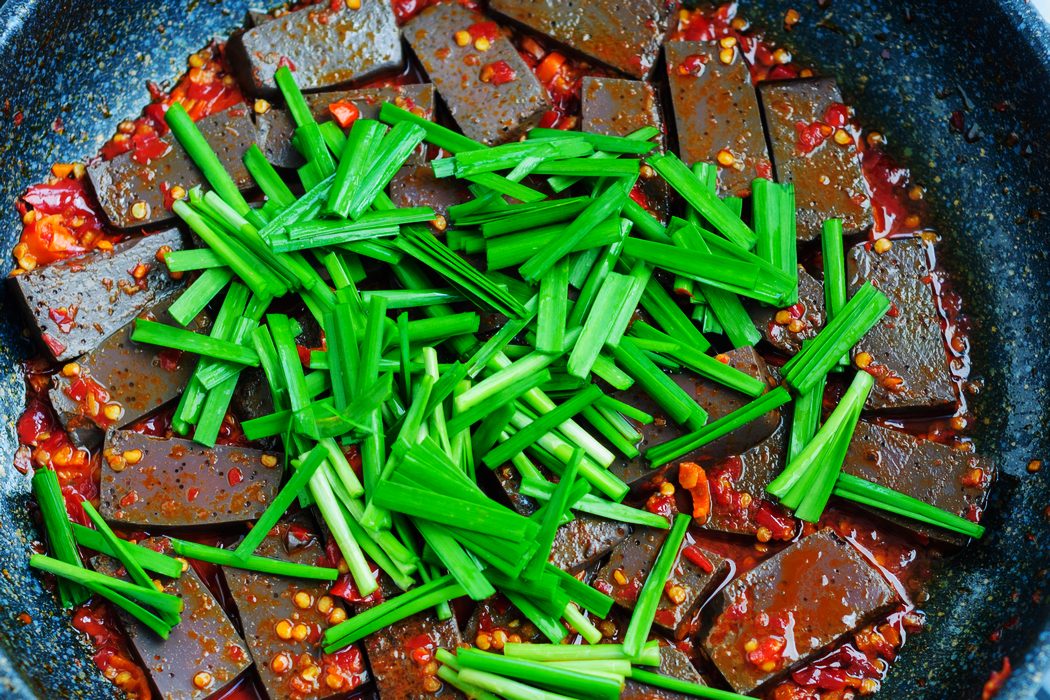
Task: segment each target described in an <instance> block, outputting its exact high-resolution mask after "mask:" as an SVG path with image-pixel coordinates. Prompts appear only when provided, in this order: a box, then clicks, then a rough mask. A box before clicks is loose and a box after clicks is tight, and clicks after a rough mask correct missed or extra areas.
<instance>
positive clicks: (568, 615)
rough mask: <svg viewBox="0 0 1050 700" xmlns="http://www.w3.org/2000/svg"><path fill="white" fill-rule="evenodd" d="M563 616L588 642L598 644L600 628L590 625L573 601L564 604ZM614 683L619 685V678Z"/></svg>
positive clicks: (600, 635) (600, 638) (600, 634)
mask: <svg viewBox="0 0 1050 700" xmlns="http://www.w3.org/2000/svg"><path fill="white" fill-rule="evenodd" d="M563 617H564V618H565V621H566V622H568V623H569V624H570V625H572V627H573V629H575V630H576V632H577V633H579V635H580V636H581V637H583V638H584V640H586V642H587V643H588V644H598V643H600V642H601V641H602V633H601V630H599V629H598V628H597V627H595V626H594V625H592V624H591V621H590V620H588V619H587V616H586V615H584V614H583V613H581V612H580V609H579V608H577V607H576V606H575V605H574V604H573V603H569V604H568V605H566V606H565V612H564V614H563ZM589 675H590V674H588V676H589ZM588 680H590V681H591V682H594V680H596V679H590V678H589V679H588ZM615 685H616V687H617V688H619V687H620V680H619V679H615Z"/></svg>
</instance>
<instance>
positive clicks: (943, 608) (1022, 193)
mask: <svg viewBox="0 0 1050 700" xmlns="http://www.w3.org/2000/svg"><path fill="white" fill-rule="evenodd" d="M742 5H743V7H742V12H743V13H744V14H746V15H748V16H749V17H751V18H752V19H753V20H755V21H756V22H758V23H760V24H772V25H779V18H780V17H782V16H783V13H784V12H785V11H786V10H787V9H788V8H795V9H797V10H799V11H800V12H801V14H802V22H801V23H800V25H798V26H797V27H796V28H795V30H794V31H793V32H791V35H790V36H789V37H786V38H785V39H786V41H787V42H788V43H789V44H790V45H791V46H792V47H793V48H794V49H795V53H796V55H797V56H798V57H799V58H800V60H801V62H802V63H811V64H813V65H817V66H824V67H825V71H824V72H828V73H835V74H837V75H838V76H839V78H840V82H841V84H842V86H843V92H844V94H845V96H846V99H847V101H848V102H850V103H851V104H853V105H854V106H856V107H857V111H858V114H859V116H860V118H861V120H862V121H863V122H864V123H865V124H866V125H869V126H871V127H873V128H877V129H878V130H880V131H882V132H884V133H885V134H887V136H888V138H889V142H890V151H891V153H892V154H893V155H895V156H896V157H897V158H898V159H899V160H900V161H901V162H902V163H903V164H904V165H906V166H908V167H910V168H911V169H912V170H913V173H914V176H915V180H916V181H917V182H918V183H920V184H922V185H924V186H925V187H926V188H927V190H928V192H929V194H928V199H929V200H930V202H931V213H932V218H933V221H934V222H935V225H936V226H937V228H938V230H939V231H940V232H941V233H942V235H943V236H944V239H945V244H944V245H943V247H942V249H943V250H942V259H943V260H944V261H945V262H946V264H947V265H948V267H949V268H950V269H951V270H953V272H954V273H955V280H956V283H955V284H956V287H957V289H958V291H960V292H961V293H962V295H963V297H964V299H965V300H966V306H965V309H966V311H968V312H969V314H970V316H971V318H972V320H973V323H974V330H973V333H972V340H973V345H974V349H973V359H974V365H975V367H976V368H977V369H976V371H975V376H977V377H979V378H981V379H982V380H983V383H984V390H983V391H982V393H981V395H980V396H978V397H976V401H975V403H976V407H977V409H976V410H977V415H978V418H979V423H980V424H979V426H978V430H977V434H976V438H977V445H978V449H979V451H981V452H983V453H986V454H990V455H993V456H995V457H997V458H998V459H999V461H1000V464H1001V465H1002V468H1003V470H1004V477H1003V479H1002V480H1001V482H1000V483H999V485H998V486H997V490H996V492H995V505H994V507H993V508H992V512H991V513H990V515H989V517H988V520H987V524H988V525H989V533H988V535H987V536H986V538H985V539H984V540H983V541H982V542H981V543H980V544H977V545H974V546H973V547H971V548H970V549H968V550H966V551H965V552H964V553H963V554H962V555H960V556H958V557H957V558H956V559H955V561H954V562H952V565H951V566H949V567H948V570H947V571H946V572H945V573H944V574H943V575H942V576H941V578H940V579H939V581H938V582H937V583H936V585H935V586H934V589H933V591H932V594H933V598H932V600H931V601H930V602H929V603H927V604H926V605H925V610H926V611H927V613H928V615H929V623H930V624H929V628H928V629H927V631H925V632H923V633H922V634H921V635H919V636H918V638H917V639H913V640H911V641H910V642H909V643H908V644H907V646H906V647H905V651H904V655H903V658H902V660H901V661H900V662H899V663H898V664H897V665H896V666H895V667H894V669H893V671H892V672H891V674H890V677H889V679H888V680H887V681H886V682H885V684H884V690H883V693H882V695H881V697H889V698H894V699H898V698H900V699H907V698H931V699H933V698H936V699H938V700H940V699H955V698H960V699H962V698H965V699H969V698H976V697H980V688H981V686H982V684H983V683H984V681H985V680H986V679H987V677H988V673H989V671H990V670H992V668H993V667H994V668H998V667H999V666H1000V664H1001V659H1002V657H1003V656H1004V655H1006V656H1009V657H1010V659H1011V660H1012V662H1013V665H1014V667H1015V669H1016V670H1015V673H1014V675H1013V677H1012V678H1011V679H1010V681H1009V682H1008V683H1007V686H1006V689H1005V690H1004V692H1003V693H1002V694H1001V695H1000V696H999V697H1000V698H1004V699H1011V700H1027V699H1028V698H1029V697H1030V695H1031V692H1032V690H1033V689H1034V688H1035V687H1036V685H1037V683H1038V681H1039V679H1040V677H1041V675H1042V670H1043V669H1045V668H1048V667H1050V631H1046V628H1047V619H1048V613H1050V576H1048V574H1047V571H1048V569H1047V567H1048V566H1050V547H1048V545H1050V521H1048V520H1047V518H1046V517H1045V516H1044V514H1043V509H1044V508H1046V507H1047V506H1048V505H1050V467H1048V468H1045V469H1044V470H1042V471H1041V472H1039V473H1037V474H1035V475H1032V474H1029V473H1027V471H1026V470H1025V465H1026V464H1027V463H1028V462H1029V461H1030V460H1032V459H1042V460H1044V461H1045V462H1047V463H1048V464H1050V449H1048V448H1050V417H1048V409H1047V406H1050V395H1048V394H1050V376H1048V370H1047V364H1046V362H1045V360H1044V358H1045V355H1046V353H1047V350H1048V348H1050V342H1048V340H1047V338H1048V333H1050V328H1048V320H1050V311H1048V309H1050V224H1048V222H1050V218H1048V217H1050V196H1048V194H1047V192H1046V187H1048V186H1050V38H1048V33H1047V30H1046V27H1045V25H1043V24H1042V22H1041V20H1040V19H1039V17H1038V15H1037V14H1036V13H1035V11H1034V10H1033V9H1031V8H1030V7H1028V6H1026V5H1025V3H1024V2H1023V0H1009V1H1006V2H1002V3H1001V4H998V5H996V4H994V3H990V2H987V0H975V1H973V2H962V1H961V0H959V1H958V2H936V0H924V1H918V2H911V3H903V2H894V1H891V0H886V1H884V2H873V1H871V0H864V1H862V2H845V0H834V2H832V3H831V5H830V6H829V7H828V8H824V9H822V8H820V7H819V6H818V5H817V3H816V2H813V1H811V0H807V1H805V2H803V1H802V0H752V1H751V2H748V1H747V0H745V2H743V3H742ZM105 7H106V9H100V8H99V3H88V2H83V1H82V0H64V1H63V0H60V1H59V2H57V3H43V2H39V1H37V2H33V1H29V2H23V1H21V0H9V1H8V2H7V3H6V4H5V5H4V6H3V8H2V9H0V57H2V61H0V65H3V66H4V70H3V71H2V72H0V106H2V105H3V104H4V102H5V101H6V100H9V101H10V110H9V111H4V112H0V124H2V125H3V130H4V133H5V135H6V136H7V138H6V139H4V142H3V143H2V144H0V202H2V203H3V204H2V206H0V221H2V222H3V232H4V233H3V241H2V242H0V249H3V250H5V251H6V250H9V249H10V247H11V245H12V244H13V242H14V240H15V238H16V237H17V235H18V231H19V226H18V221H17V218H16V216H15V215H14V209H13V206H12V205H13V202H14V199H15V197H16V196H17V195H18V194H19V193H20V192H21V191H22V190H23V189H24V188H25V187H26V186H28V185H29V184H31V183H33V182H35V181H39V180H41V179H43V178H45V177H46V172H47V168H48V167H49V166H50V164H51V163H52V162H54V161H56V160H63V161H69V160H75V159H83V158H84V157H86V156H89V155H91V154H94V153H95V152H96V151H97V149H98V147H99V146H101V144H102V143H103V141H104V140H105V138H106V137H107V136H108V135H110V134H111V133H112V132H113V130H114V128H115V127H116V124H117V122H118V121H119V120H120V119H121V118H123V117H125V116H128V115H133V114H137V113H138V111H139V109H140V108H141V107H142V105H143V104H145V102H146V100H147V93H146V89H145V82H146V80H154V81H157V82H162V81H164V80H170V79H173V78H174V77H176V76H177V75H178V74H179V73H180V72H181V71H182V69H183V66H184V60H185V56H186V54H188V53H189V52H190V51H193V50H196V49H198V48H200V47H202V46H203V45H204V44H206V43H207V41H208V39H209V38H211V37H212V36H221V35H224V34H226V33H227V32H228V31H229V30H231V29H233V28H234V27H235V26H236V25H237V24H238V23H239V20H240V18H241V17H242V16H243V13H244V11H245V9H246V7H247V4H246V3H244V2H243V1H241V0H238V1H236V2H227V3H221V4H220V3H207V2H204V3H200V4H198V3H197V0H193V1H192V2H190V3H189V4H188V5H187V4H185V3H178V4H173V3H163V2H160V1H159V0H139V2H129V1H127V0H118V1H115V2H109V3H106V5H105ZM906 7H907V8H908V9H909V10H910V14H911V19H910V20H909V19H907V17H906V15H905V8H906ZM767 8H768V10H769V12H770V13H771V15H769V16H771V17H775V18H777V19H776V20H774V21H771V22H762V21H761V17H762V16H763V15H764V12H763V10H765V9H767ZM777 31H779V30H777ZM880 34H884V35H885V38H884V40H882V41H880V40H879V39H877V38H875V37H876V36H877V35H880ZM884 50H885V51H887V52H888V54H887V55H888V56H889V58H888V59H884V58H883V57H882V53H883V51H884ZM951 86H962V87H963V88H964V89H965V91H966V93H967V94H968V95H969V98H970V100H972V102H973V104H974V108H973V110H972V111H970V112H968V113H967V115H966V119H967V122H968V123H974V122H976V123H977V124H979V125H980V127H981V129H982V131H983V132H984V136H983V138H982V139H980V140H979V141H977V142H976V143H967V142H966V141H964V140H963V138H962V137H961V136H960V135H958V134H951V133H949V132H948V129H947V118H948V115H949V114H950V112H951V111H952V110H956V109H961V108H962V107H963V104H962V98H961V97H960V96H959V95H958V94H957V93H956V94H953V95H951V96H949V97H947V98H945V99H938V98H937V97H935V94H936V93H938V92H941V91H942V90H943V89H944V88H946V87H951ZM1000 101H1008V102H1009V103H1010V104H1011V109H1009V110H1008V111H1006V112H1005V113H999V112H996V111H995V110H993V109H992V105H993V104H995V103H996V102H1000ZM17 111H22V112H23V113H24V115H25V119H24V121H23V123H22V124H21V126H19V127H17V128H15V127H14V125H13V117H14V114H15V112H17ZM60 115H61V117H62V120H63V121H64V123H65V133H64V134H58V133H55V132H54V131H53V130H52V124H53V123H54V120H55V117H57V116H60ZM1010 131H1015V132H1016V133H1017V134H1018V135H1019V137H1020V142H1019V144H1018V145H1017V146H1014V147H1012V148H1008V147H1006V146H1005V145H1004V139H1005V137H1006V135H1007V134H1008V133H1009V132H1010ZM1026 147H1030V148H1031V149H1032V152H1031V154H1030V155H1027V156H1025V155H1022V149H1024V148H1026ZM1040 213H1041V216H1042V218H1039V214H1040ZM11 262H12V261H11V259H10V258H9V257H3V258H2V263H0V272H2V273H3V274H5V275H6V273H7V272H8V270H9V269H10V265H11ZM3 294H4V295H3V296H0V318H2V325H0V406H2V407H3V409H2V410H3V418H4V423H3V427H2V431H0V651H2V652H3V653H0V696H2V697H4V698H8V697H10V698H14V699H17V700H23V699H24V700H29V699H30V698H66V697H70V698H73V697H83V698H110V697H117V696H118V695H119V693H118V692H117V691H116V689H115V688H114V686H112V685H110V684H109V683H108V682H106V681H104V680H102V678H101V676H100V675H99V674H98V672H97V671H96V670H95V667H94V664H92V663H91V661H90V659H89V658H88V654H87V652H88V646H87V645H86V644H85V643H84V642H83V641H81V640H80V639H79V635H78V634H76V633H74V632H73V631H72V630H71V629H70V628H69V626H68V623H67V620H66V618H65V617H64V616H62V615H60V614H58V613H57V612H56V610H55V607H54V603H53V599H52V597H51V595H50V594H49V593H47V592H46V591H44V590H43V589H42V588H41V586H40V585H39V582H38V580H37V578H36V577H35V576H33V575H32V574H30V573H28V572H27V570H26V559H27V550H28V547H29V543H30V542H31V541H32V540H33V539H34V538H35V537H37V536H38V535H37V532H36V530H35V528H34V527H33V525H32V524H31V523H30V522H28V521H27V519H26V517H25V515H24V513H25V506H26V500H27V494H28V490H29V488H28V484H29V482H28V477H26V476H24V475H22V474H19V473H18V472H17V471H16V470H15V469H14V468H13V467H12V466H11V458H12V455H13V454H14V451H15V448H16V447H17V440H16V438H15V433H14V422H15V420H16V419H17V417H18V415H19V414H20V412H21V408H22V404H23V394H24V389H23V386H22V380H21V377H20V373H19V371H18V365H19V363H20V362H21V361H22V360H23V359H24V357H25V356H26V354H27V352H29V351H30V348H28V347H27V344H26V343H25V342H24V341H23V340H22V339H21V325H20V323H19V322H18V320H17V319H16V318H15V317H14V314H13V311H14V309H13V306H12V303H11V300H10V298H9V297H8V296H7V295H6V292H4V293H3ZM1037 591H1038V592H1039V593H1041V594H1042V597H1041V600H1040V601H1039V602H1036V601H1035V600H1034V599H1033V594H1035V593H1036V592H1037ZM22 613H28V614H29V615H30V616H31V618H32V620H33V621H32V622H31V623H30V624H28V625H25V624H23V623H21V622H20V621H19V620H18V616H19V615H20V614H22ZM1014 616H1017V617H1019V618H1020V622H1019V624H1017V625H1016V626H1014V627H1012V628H1011V629H1008V630H1006V631H1005V632H1004V633H1003V634H1002V637H1001V639H1000V640H999V641H998V642H995V643H993V642H991V641H989V634H990V633H991V632H992V631H993V630H995V629H996V628H998V627H1000V626H1002V625H1003V624H1004V623H1006V622H1007V620H1009V619H1010V618H1012V617H1014Z"/></svg>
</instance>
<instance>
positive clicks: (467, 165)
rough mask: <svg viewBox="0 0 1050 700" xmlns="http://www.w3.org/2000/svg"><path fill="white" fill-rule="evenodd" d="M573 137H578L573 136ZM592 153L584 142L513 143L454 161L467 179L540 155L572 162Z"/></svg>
mask: <svg viewBox="0 0 1050 700" xmlns="http://www.w3.org/2000/svg"><path fill="white" fill-rule="evenodd" d="M573 136H577V135H576V134H573ZM593 152H594V149H593V148H592V147H591V145H590V144H589V143H587V141H586V140H585V139H582V138H568V139H561V140H559V141H556V142H555V141H549V142H542V141H536V140H535V139H533V140H526V141H520V142H518V141H512V142H510V143H505V144H502V145H499V146H493V147H491V148H484V149H477V150H473V151H466V152H464V153H459V154H457V155H456V157H455V163H456V175H457V176H458V177H461V178H462V177H466V176H469V175H477V174H479V173H486V172H492V171H494V170H506V169H508V168H514V167H515V166H517V165H518V164H519V163H521V162H522V161H523V160H524V159H526V158H528V157H529V156H532V155H534V154H540V155H542V156H545V158H549V159H563V158H575V157H578V156H585V155H589V154H591V153H593ZM434 174H435V175H437V176H438V177H443V176H444V177H447V176H448V174H450V173H446V172H445V171H441V172H440V174H439V171H438V170H435V171H434Z"/></svg>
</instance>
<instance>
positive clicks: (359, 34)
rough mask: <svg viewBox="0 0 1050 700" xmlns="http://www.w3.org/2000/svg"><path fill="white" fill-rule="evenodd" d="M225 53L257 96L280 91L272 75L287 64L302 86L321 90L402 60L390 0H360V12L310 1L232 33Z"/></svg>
mask: <svg viewBox="0 0 1050 700" xmlns="http://www.w3.org/2000/svg"><path fill="white" fill-rule="evenodd" d="M226 52H227V56H228V57H229V59H230V63H231V64H232V67H233V69H234V71H235V73H236V74H237V79H238V82H240V84H241V86H242V87H243V88H245V89H246V90H247V91H248V92H250V93H252V94H259V95H273V94H279V93H278V90H277V83H275V82H274V74H275V73H276V72H277V69H278V68H279V67H281V65H287V64H288V63H289V62H290V63H291V65H290V66H289V69H291V73H292V77H293V78H294V79H295V84H296V85H298V86H299V89H301V90H303V91H311V90H313V91H317V90H325V89H331V88H334V87H337V86H339V85H344V84H346V83H350V82H353V81H355V80H365V79H367V78H371V77H373V76H375V75H378V74H379V73H383V72H385V71H391V70H394V69H396V68H399V67H400V66H401V65H402V64H403V61H404V56H403V55H402V50H401V39H400V36H398V32H397V20H396V19H395V17H394V8H393V7H392V6H391V4H390V3H389V2H386V0H361V7H360V8H359V9H357V10H352V9H350V8H349V7H347V6H345V5H344V6H343V9H341V10H338V11H333V10H332V9H331V7H329V6H328V5H327V4H325V5H310V6H308V7H304V8H302V9H300V10H295V11H294V12H289V13H287V14H284V15H281V16H280V17H278V18H277V19H274V20H271V21H269V22H264V23H263V24H261V25H259V26H257V27H254V28H252V29H248V30H247V31H244V32H241V33H239V34H234V35H233V36H232V37H231V38H230V41H229V43H228V44H227V47H226Z"/></svg>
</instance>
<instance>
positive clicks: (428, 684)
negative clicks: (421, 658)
mask: <svg viewBox="0 0 1050 700" xmlns="http://www.w3.org/2000/svg"><path fill="white" fill-rule="evenodd" d="M423 690H425V691H427V692H428V693H436V692H438V691H439V690H441V681H439V680H438V679H437V678H435V677H434V676H427V677H426V678H424V679H423Z"/></svg>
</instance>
